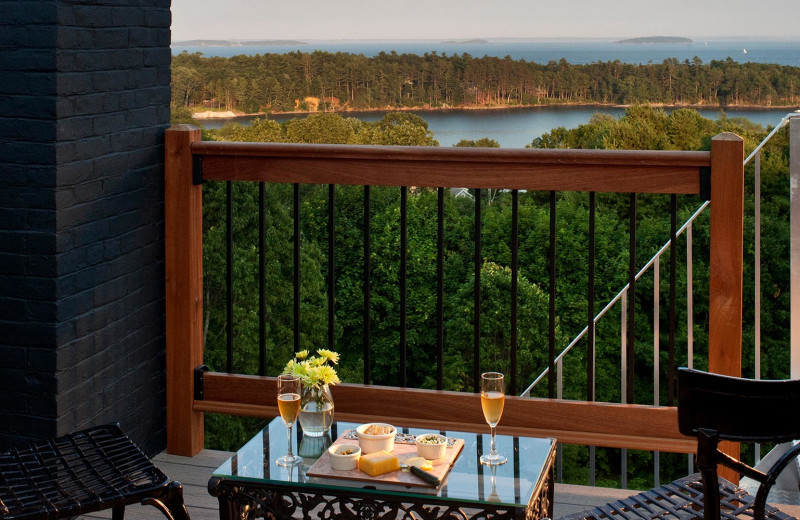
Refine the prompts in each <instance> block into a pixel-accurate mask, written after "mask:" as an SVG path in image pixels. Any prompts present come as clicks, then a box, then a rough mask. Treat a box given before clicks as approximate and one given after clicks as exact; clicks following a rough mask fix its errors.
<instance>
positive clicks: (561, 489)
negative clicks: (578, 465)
mask: <svg viewBox="0 0 800 520" xmlns="http://www.w3.org/2000/svg"><path fill="white" fill-rule="evenodd" d="M230 455H231V454H230V453H228V452H224V451H214V450H203V451H201V452H200V453H198V454H197V455H196V456H194V457H181V456H177V455H168V454H167V453H166V452H164V453H160V454H158V455H156V456H155V457H153V462H155V464H156V465H157V466H158V467H159V468H161V470H162V471H163V472H164V473H166V474H167V475H169V476H170V477H171V478H173V479H175V480H178V481H180V483H181V484H183V495H184V501H185V502H186V507H187V509H188V510H189V516H190V518H191V519H192V520H219V503H218V502H217V499H216V498H214V497H212V496H211V495H209V494H208V488H207V485H208V479H209V478H210V477H211V472H212V471H214V470H215V469H216V468H217V467H219V465H220V464H222V463H223V462H225V461H226V460H227V459H228V457H230ZM636 493H638V491H635V490H627V489H610V488H599V487H587V486H575V485H569V484H556V489H555V500H556V502H555V504H554V511H553V513H554V515H553V516H554V517H555V518H559V517H561V516H564V515H569V514H573V513H577V512H580V511H583V510H584V509H589V508H592V507H596V506H599V505H602V504H605V503H607V502H613V501H614V500H619V499H621V498H624V497H627V496H630V495H633V494H636ZM778 507H779V508H780V509H781V510H782V511H784V512H785V513H787V514H789V515H792V516H795V517H798V518H800V506H790V505H780V506H778ZM84 518H87V519H106V520H107V519H110V518H111V511H110V510H108V511H101V512H98V513H93V514H90V515H85V516H84ZM125 518H126V520H164V516H163V515H162V514H161V512H159V511H158V510H157V509H156V508H154V507H150V506H129V507H127V508H125Z"/></svg>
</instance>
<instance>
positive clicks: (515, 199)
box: [509, 190, 519, 395]
mask: <svg viewBox="0 0 800 520" xmlns="http://www.w3.org/2000/svg"><path fill="white" fill-rule="evenodd" d="M518 274H519V191H518V190H511V378H510V381H509V387H510V388H509V391H510V393H511V394H512V395H516V394H517V296H518V295H517V291H518V287H517V275H518Z"/></svg>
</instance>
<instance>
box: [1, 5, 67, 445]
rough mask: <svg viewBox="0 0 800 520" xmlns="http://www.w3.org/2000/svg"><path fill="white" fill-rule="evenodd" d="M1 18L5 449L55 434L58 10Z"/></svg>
mask: <svg viewBox="0 0 800 520" xmlns="http://www.w3.org/2000/svg"><path fill="white" fill-rule="evenodd" d="M3 9H4V11H5V14H4V15H3V16H0V445H3V446H5V445H9V444H11V443H14V442H15V441H17V440H20V439H25V438H29V437H32V436H35V435H38V434H39V433H40V432H41V433H54V432H55V431H56V427H57V419H56V410H57V401H56V379H55V367H56V357H57V356H56V351H55V349H54V346H55V343H56V336H57V331H56V329H57V326H56V290H55V288H56V283H57V280H56V279H57V267H56V240H55V225H56V202H55V179H56V142H55V137H56V126H57V125H56V119H55V115H56V73H55V70H56V69H55V64H56V55H55V52H54V49H55V45H56V40H57V27H56V23H57V8H56V3H55V2H53V1H50V2H29V1H25V0H19V1H17V2H5V3H4V4H3Z"/></svg>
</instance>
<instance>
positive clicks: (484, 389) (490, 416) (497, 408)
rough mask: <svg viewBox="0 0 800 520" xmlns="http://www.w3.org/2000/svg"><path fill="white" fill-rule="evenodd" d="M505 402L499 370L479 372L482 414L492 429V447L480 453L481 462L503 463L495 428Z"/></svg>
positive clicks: (503, 380) (501, 375) (503, 382)
mask: <svg viewBox="0 0 800 520" xmlns="http://www.w3.org/2000/svg"><path fill="white" fill-rule="evenodd" d="M505 402H506V391H505V378H504V376H503V374H501V373H500V372H485V373H483V374H481V408H483V416H484V418H486V422H487V423H488V424H489V427H490V428H491V429H492V448H491V451H490V452H489V453H488V454H483V455H481V459H480V460H481V464H489V465H496V464H505V462H506V458H505V457H504V456H503V455H500V454H499V453H497V446H496V445H495V429H496V428H497V423H499V422H500V417H501V416H502V415H503V405H504V404H505Z"/></svg>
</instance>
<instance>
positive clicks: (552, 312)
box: [547, 191, 556, 399]
mask: <svg viewBox="0 0 800 520" xmlns="http://www.w3.org/2000/svg"><path fill="white" fill-rule="evenodd" d="M548 253H549V255H548V256H549V260H548V265H547V270H548V271H549V275H550V287H549V292H550V295H549V310H548V320H547V321H548V332H547V343H548V364H547V366H548V367H549V370H548V372H547V396H548V397H549V398H550V399H554V398H555V396H556V192H555V191H551V192H550V251H548Z"/></svg>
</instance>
